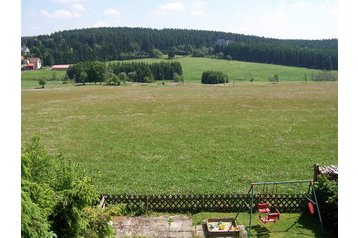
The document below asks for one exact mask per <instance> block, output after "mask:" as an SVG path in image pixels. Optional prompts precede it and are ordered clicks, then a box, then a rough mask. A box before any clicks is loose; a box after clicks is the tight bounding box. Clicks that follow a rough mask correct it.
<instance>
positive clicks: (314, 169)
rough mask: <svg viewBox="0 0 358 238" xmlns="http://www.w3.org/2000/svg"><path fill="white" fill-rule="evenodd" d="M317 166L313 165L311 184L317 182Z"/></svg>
mask: <svg viewBox="0 0 358 238" xmlns="http://www.w3.org/2000/svg"><path fill="white" fill-rule="evenodd" d="M318 169H319V168H318V164H314V165H313V182H317V174H318Z"/></svg>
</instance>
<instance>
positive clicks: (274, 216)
mask: <svg viewBox="0 0 358 238" xmlns="http://www.w3.org/2000/svg"><path fill="white" fill-rule="evenodd" d="M259 218H260V220H261V221H262V222H263V223H267V222H276V221H277V220H279V219H280V212H279V211H277V210H276V212H275V213H269V214H268V215H267V217H261V216H259Z"/></svg>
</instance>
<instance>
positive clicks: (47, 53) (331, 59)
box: [21, 27, 338, 70]
mask: <svg viewBox="0 0 358 238" xmlns="http://www.w3.org/2000/svg"><path fill="white" fill-rule="evenodd" d="M21 41H22V45H23V46H27V47H29V49H30V51H31V54H32V55H33V56H37V57H41V58H42V59H43V63H44V64H45V65H52V64H65V63H77V62H80V61H87V60H101V61H107V60H121V59H134V58H144V57H157V56H158V54H160V53H161V52H163V53H172V54H173V53H175V54H177V55H193V56H194V57H195V56H196V57H218V58H226V59H233V60H242V61H251V62H262V63H272V64H281V65H290V66H299V67H307V68H316V69H327V70H330V69H337V68H338V40H337V39H327V40H279V39H272V38H264V37H257V36H250V35H243V34H234V33H225V32H217V31H204V30H184V29H162V30H158V29H149V28H129V27H116V28H112V27H108V28H90V29H80V30H68V31H62V32H56V33H53V34H51V35H40V36H33V37H22V38H21ZM158 49H159V50H160V51H158Z"/></svg>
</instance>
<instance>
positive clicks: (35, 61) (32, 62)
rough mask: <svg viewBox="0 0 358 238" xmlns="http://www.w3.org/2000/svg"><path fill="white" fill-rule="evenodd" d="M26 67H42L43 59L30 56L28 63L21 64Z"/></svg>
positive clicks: (27, 68) (30, 68) (33, 68)
mask: <svg viewBox="0 0 358 238" xmlns="http://www.w3.org/2000/svg"><path fill="white" fill-rule="evenodd" d="M23 67H24V68H25V69H26V70H36V69H40V68H41V59H40V58H30V59H29V60H28V61H27V60H26V65H21V68H23Z"/></svg>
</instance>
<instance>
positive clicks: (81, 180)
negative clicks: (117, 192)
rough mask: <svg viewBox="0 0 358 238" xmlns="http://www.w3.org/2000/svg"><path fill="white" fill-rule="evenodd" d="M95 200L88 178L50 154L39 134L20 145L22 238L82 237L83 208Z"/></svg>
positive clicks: (85, 224) (86, 221) (84, 229)
mask: <svg viewBox="0 0 358 238" xmlns="http://www.w3.org/2000/svg"><path fill="white" fill-rule="evenodd" d="M96 200H97V192H96V190H95V188H94V186H93V185H92V182H91V180H90V179H89V178H88V177H83V176H81V175H80V174H79V173H78V172H77V171H76V169H75V167H74V165H72V164H71V163H69V161H64V159H63V158H61V157H59V156H52V155H49V154H48V153H47V152H46V151H45V149H44V147H43V146H42V145H41V144H40V139H39V137H34V138H32V141H31V143H30V144H27V145H26V146H25V147H24V148H23V153H22V155H21V210H22V211H21V220H22V223H21V235H22V237H24V238H25V237H29V238H30V237H53V236H55V234H56V237H79V236H82V235H84V234H85V233H86V232H87V227H88V225H89V222H90V221H89V220H88V216H87V215H86V213H85V211H84V209H85V208H86V207H89V206H91V205H92V204H93V202H94V201H96ZM102 237H103V236H102Z"/></svg>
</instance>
